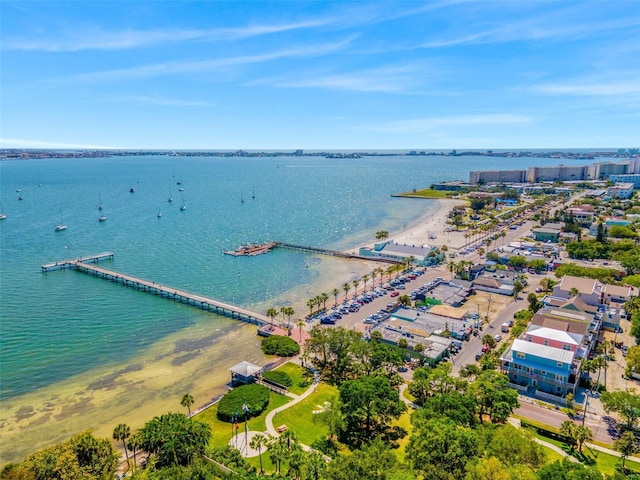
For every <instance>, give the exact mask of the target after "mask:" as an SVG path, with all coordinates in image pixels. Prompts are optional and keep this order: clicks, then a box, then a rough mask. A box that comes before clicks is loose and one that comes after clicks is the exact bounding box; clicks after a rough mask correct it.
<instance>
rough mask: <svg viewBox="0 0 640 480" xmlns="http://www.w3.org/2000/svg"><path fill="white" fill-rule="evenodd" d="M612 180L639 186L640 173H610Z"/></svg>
mask: <svg viewBox="0 0 640 480" xmlns="http://www.w3.org/2000/svg"><path fill="white" fill-rule="evenodd" d="M609 180H611V181H612V182H616V183H618V182H621V183H632V184H633V186H634V187H635V188H640V173H629V174H626V175H611V176H610V177H609Z"/></svg>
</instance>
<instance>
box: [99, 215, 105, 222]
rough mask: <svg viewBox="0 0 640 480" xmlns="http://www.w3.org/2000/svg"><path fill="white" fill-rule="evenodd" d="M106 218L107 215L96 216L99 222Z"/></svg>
mask: <svg viewBox="0 0 640 480" xmlns="http://www.w3.org/2000/svg"><path fill="white" fill-rule="evenodd" d="M106 219H107V217H105V216H104V215H100V216H99V217H98V221H99V222H104V221H105V220H106Z"/></svg>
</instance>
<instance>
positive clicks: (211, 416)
mask: <svg viewBox="0 0 640 480" xmlns="http://www.w3.org/2000/svg"><path fill="white" fill-rule="evenodd" d="M290 401H291V398H289V397H287V396H285V395H278V394H277V393H273V392H271V397H269V405H268V406H267V408H266V410H265V411H264V412H262V414H261V415H260V416H258V417H253V418H251V419H249V421H248V422H247V424H248V427H249V430H255V431H258V432H264V431H265V430H266V429H267V426H266V424H265V423H264V419H265V417H266V416H267V414H268V413H269V412H270V411H271V410H273V409H274V408H278V407H280V406H282V405H284V404H285V403H288V402H290ZM217 412H218V404H215V405H213V406H212V407H211V408H208V409H206V410H205V411H204V412H202V413H199V414H198V415H196V416H195V417H194V418H195V419H196V420H200V421H201V422H205V423H207V424H209V425H210V426H211V441H210V442H209V445H210V446H211V447H213V448H216V447H222V446H225V445H227V444H228V443H229V440H231V424H230V423H229V422H221V421H220V420H218V417H216V413H217ZM243 432H244V422H240V428H239V429H238V434H240V433H243Z"/></svg>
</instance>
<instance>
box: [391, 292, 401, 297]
mask: <svg viewBox="0 0 640 480" xmlns="http://www.w3.org/2000/svg"><path fill="white" fill-rule="evenodd" d="M398 295H400V292H391V296H392V297H397V296H398Z"/></svg>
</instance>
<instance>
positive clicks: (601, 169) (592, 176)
mask: <svg viewBox="0 0 640 480" xmlns="http://www.w3.org/2000/svg"><path fill="white" fill-rule="evenodd" d="M629 167H630V162H617V163H614V162H602V163H594V164H592V165H589V166H588V167H587V179H589V180H606V179H607V178H609V177H611V175H624V174H627V173H629Z"/></svg>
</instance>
